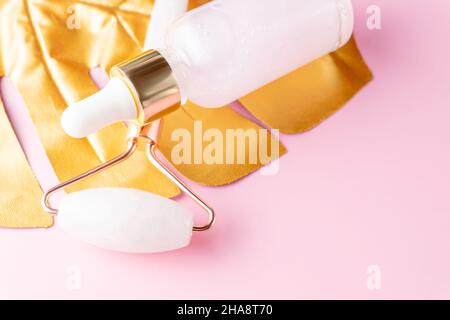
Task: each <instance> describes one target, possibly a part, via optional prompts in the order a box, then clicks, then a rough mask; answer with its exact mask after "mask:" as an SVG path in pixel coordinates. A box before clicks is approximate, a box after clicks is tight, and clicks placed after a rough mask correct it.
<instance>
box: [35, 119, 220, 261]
mask: <svg viewBox="0 0 450 320" xmlns="http://www.w3.org/2000/svg"><path fill="white" fill-rule="evenodd" d="M135 128H136V127H135ZM135 128H134V129H135ZM145 131H146V128H144V129H143V130H142V131H141V132H140V134H138V135H136V134H133V132H137V131H136V130H133V129H131V130H130V133H131V134H130V137H129V139H128V147H127V150H126V151H124V152H123V153H122V154H121V155H119V156H117V157H116V158H114V159H112V160H110V161H108V162H106V163H103V164H101V165H99V166H98V167H96V168H94V169H92V170H90V171H88V172H85V173H83V174H81V175H79V176H78V177H75V178H73V179H71V180H69V181H67V182H64V183H61V184H59V185H57V186H55V187H54V188H52V189H50V190H48V191H47V192H46V193H45V194H44V196H43V199H42V206H43V208H44V209H45V210H46V211H47V212H48V213H50V214H53V215H57V216H58V224H59V226H60V227H61V228H62V229H64V230H65V231H67V232H68V233H70V234H73V235H75V236H77V237H78V238H80V239H81V240H84V241H85V242H88V243H91V244H93V245H96V246H98V247H101V248H104V249H109V250H114V251H120V252H128V253H156V252H163V251H170V250H175V249H180V248H183V247H185V246H187V245H188V244H189V243H190V240H191V236H192V231H206V230H208V229H210V228H211V226H212V225H213V223H214V220H215V214H214V210H213V209H212V208H211V207H209V206H208V205H207V204H206V203H205V202H204V201H203V200H202V199H201V198H199V197H198V196H197V195H196V194H195V193H194V192H192V191H191V189H190V188H189V187H188V186H187V185H186V184H184V183H183V182H182V181H181V180H180V179H179V178H178V177H177V176H176V175H175V174H174V173H172V172H171V171H170V170H169V169H168V168H167V167H166V165H165V164H164V163H163V161H161V159H160V158H159V157H158V155H157V150H158V146H157V144H156V142H155V141H153V140H152V139H151V138H150V137H149V136H148V135H146V134H144V132H145ZM140 140H144V141H146V153H147V157H148V159H149V161H150V162H151V163H152V164H153V165H154V166H155V167H156V168H157V169H158V170H159V171H161V172H162V173H163V174H164V175H165V176H166V177H167V178H169V179H170V180H171V181H172V182H173V183H174V184H175V185H177V186H178V187H179V188H180V189H181V190H182V191H183V192H184V193H185V194H187V195H188V196H189V197H190V198H191V199H192V200H193V201H194V202H195V203H197V204H198V205H199V206H200V207H201V208H202V209H203V210H204V211H205V212H206V213H207V214H208V219H209V220H208V223H207V224H205V225H203V226H193V214H192V213H191V212H189V211H188V210H187V209H185V208H183V207H182V206H180V205H179V204H178V203H177V202H175V201H173V200H170V199H166V198H164V197H161V196H158V195H155V194H152V193H149V192H144V191H140V190H134V189H126V188H102V189H91V190H84V191H80V192H75V193H70V194H68V195H66V196H65V197H64V198H63V199H62V201H61V203H60V206H59V209H55V208H53V207H52V206H51V204H50V198H51V196H52V195H53V194H55V193H56V192H58V191H60V190H63V189H65V188H67V187H69V186H71V185H74V184H76V183H78V182H80V181H82V180H84V179H86V178H89V177H91V176H93V175H95V174H98V173H100V172H102V171H104V170H106V169H108V168H111V167H113V166H115V165H117V164H119V163H121V162H123V161H125V160H126V159H128V158H129V157H130V156H131V155H132V154H133V153H134V152H135V151H136V148H137V145H138V142H139V141H140Z"/></svg>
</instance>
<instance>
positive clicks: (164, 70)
mask: <svg viewBox="0 0 450 320" xmlns="http://www.w3.org/2000/svg"><path fill="white" fill-rule="evenodd" d="M110 75H111V77H118V78H120V79H122V80H123V81H124V82H125V84H126V85H127V86H128V88H129V89H130V92H131V93H132V95H133V99H134V101H135V103H136V107H137V110H138V122H139V125H140V126H145V125H147V124H149V123H151V122H153V121H155V120H157V119H159V118H161V117H164V116H165V115H167V114H169V113H171V112H173V111H175V110H177V109H178V108H179V107H180V104H181V96H180V90H179V88H178V84H177V82H176V80H175V77H174V75H173V72H172V68H171V67H170V65H169V64H168V62H167V60H166V59H165V58H164V57H163V56H162V55H161V54H160V53H159V52H158V51H155V50H150V51H147V52H144V53H142V54H141V55H139V56H137V57H135V58H132V59H129V60H127V61H124V62H122V63H120V64H118V65H116V66H114V67H113V68H112V69H111V72H110Z"/></svg>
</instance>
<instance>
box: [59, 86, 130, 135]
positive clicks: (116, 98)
mask: <svg viewBox="0 0 450 320" xmlns="http://www.w3.org/2000/svg"><path fill="white" fill-rule="evenodd" d="M137 117H138V112H137V108H136V104H135V102H134V100H133V96H132V95H131V93H130V91H129V89H128V87H127V86H126V84H125V83H124V82H123V81H122V80H120V79H119V78H112V79H111V80H110V81H109V83H108V84H107V85H106V87H104V88H103V89H102V90H100V91H99V92H97V93H95V94H94V95H92V96H90V97H88V98H86V99H84V100H82V101H80V102H77V103H74V104H72V105H70V106H69V107H68V108H67V109H66V110H65V111H64V113H63V115H62V118H61V125H62V127H63V129H64V131H65V132H66V133H67V134H68V135H69V136H71V137H73V138H84V137H87V136H88V135H90V134H92V133H94V132H96V131H99V130H100V129H102V128H104V127H107V126H109V125H111V124H114V123H117V122H120V121H132V120H135V119H136V118H137Z"/></svg>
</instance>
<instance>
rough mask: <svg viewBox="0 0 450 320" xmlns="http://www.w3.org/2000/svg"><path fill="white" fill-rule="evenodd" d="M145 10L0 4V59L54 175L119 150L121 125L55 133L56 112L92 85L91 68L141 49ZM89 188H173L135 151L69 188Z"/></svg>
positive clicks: (113, 5) (65, 175)
mask: <svg viewBox="0 0 450 320" xmlns="http://www.w3.org/2000/svg"><path fill="white" fill-rule="evenodd" d="M151 9H152V1H143V0H127V1H122V0H120V1H109V0H108V1H100V0H97V1H93V0H89V1H88V0H80V1H68V0H59V1H50V0H47V1H46V0H40V1H37V0H36V1H33V0H26V1H13V0H10V1H6V0H5V1H2V2H1V3H0V17H1V18H0V21H1V22H0V24H1V28H2V30H10V31H11V32H3V33H2V36H1V37H0V41H1V42H0V54H1V55H0V57H1V62H0V63H1V65H2V66H3V71H4V73H5V75H8V76H9V77H10V78H11V80H12V81H13V82H14V83H15V85H16V86H17V87H18V89H19V91H20V92H21V94H22V95H23V97H24V100H25V102H26V104H27V106H28V109H29V113H30V115H31V118H32V119H33V122H34V124H35V125H36V128H37V131H38V134H39V137H40V139H41V141H42V143H43V145H44V147H45V150H46V152H47V155H48V157H49V159H50V161H51V163H52V165H53V166H54V168H55V171H56V173H57V175H58V177H59V178H60V179H61V180H63V181H65V180H68V179H70V178H72V177H74V176H76V175H78V174H80V173H82V172H85V171H86V170H88V169H91V168H93V167H95V166H97V165H98V164H100V163H101V162H102V161H105V160H107V159H110V158H112V157H113V156H115V155H117V153H118V152H119V151H121V150H123V149H121V147H122V146H123V147H124V146H125V137H126V136H125V135H126V129H125V127H124V125H123V124H116V125H114V126H112V127H109V128H106V129H105V130H102V131H101V132H99V133H97V134H95V135H92V136H91V137H89V139H81V140H77V139H72V138H70V137H68V136H67V135H66V134H65V133H64V132H63V130H62V128H61V125H60V118H61V114H62V112H63V111H64V109H65V108H66V107H67V105H69V104H71V103H73V102H76V101H78V100H81V99H82V98H85V97H87V96H89V95H91V94H93V93H95V92H96V91H97V90H98V89H97V87H96V86H95V85H94V83H93V82H92V81H91V78H90V75H89V70H90V69H91V68H93V67H96V66H102V67H104V68H105V69H108V68H109V67H110V66H112V65H114V64H116V63H118V62H120V61H122V60H124V59H126V58H129V57H132V56H135V55H137V54H139V53H140V52H141V50H142V44H143V42H144V37H145V34H146V29H147V25H148V21H149V16H150V12H151ZM12 31H14V32H12ZM0 76H1V74H0ZM93 186H110V187H113V186H122V187H130V188H137V189H142V190H147V191H150V192H155V193H158V194H160V195H163V196H166V197H173V196H175V195H177V194H178V193H179V190H178V188H177V187H176V186H175V185H173V184H172V183H171V182H170V181H169V180H168V179H166V178H165V177H163V176H162V175H161V174H159V172H158V171H157V170H156V169H155V168H153V167H151V166H149V165H148V163H147V160H146V159H145V156H144V154H143V153H142V152H138V153H137V154H136V155H135V156H133V157H132V158H131V159H129V160H128V161H127V162H125V163H123V164H122V165H120V166H118V167H115V168H112V169H111V170H108V172H105V173H104V174H101V175H99V176H96V177H93V178H92V179H89V180H87V181H85V182H83V183H82V184H80V185H76V186H74V187H73V188H71V189H72V190H73V189H74V190H78V189H81V188H88V187H93Z"/></svg>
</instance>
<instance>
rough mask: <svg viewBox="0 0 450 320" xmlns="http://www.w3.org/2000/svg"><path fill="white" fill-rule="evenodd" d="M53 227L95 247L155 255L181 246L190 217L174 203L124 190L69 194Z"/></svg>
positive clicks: (187, 240)
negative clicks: (57, 226) (55, 225)
mask: <svg viewBox="0 0 450 320" xmlns="http://www.w3.org/2000/svg"><path fill="white" fill-rule="evenodd" d="M57 223H58V225H59V226H60V227H61V228H62V229H64V230H65V231H66V232H68V233H70V234H72V235H74V236H76V237H78V238H79V239H81V240H83V241H85V242H87V243H90V244H93V245H95V246H98V247H100V248H104V249H109V250H114V251H119V252H126V253H156V252H164V251H171V250H176V249H180V248H183V247H186V246H187V245H188V244H189V243H190V241H191V236H192V228H193V214H192V213H191V212H190V211H189V210H187V209H185V208H183V207H182V206H180V205H179V204H178V203H177V202H175V201H173V200H170V199H166V198H163V197H161V196H158V195H155V194H152V193H148V192H144V191H140V190H135V189H125V188H103V189H90V190H84V191H80V192H75V193H70V194H68V195H67V196H66V197H65V198H63V200H62V202H61V204H60V208H59V210H58V220H57Z"/></svg>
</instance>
